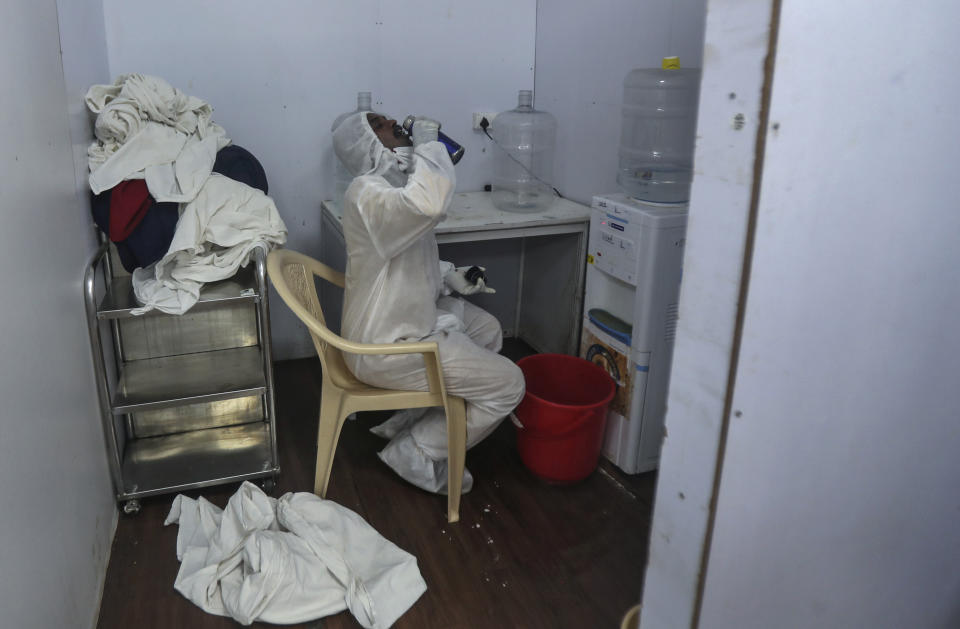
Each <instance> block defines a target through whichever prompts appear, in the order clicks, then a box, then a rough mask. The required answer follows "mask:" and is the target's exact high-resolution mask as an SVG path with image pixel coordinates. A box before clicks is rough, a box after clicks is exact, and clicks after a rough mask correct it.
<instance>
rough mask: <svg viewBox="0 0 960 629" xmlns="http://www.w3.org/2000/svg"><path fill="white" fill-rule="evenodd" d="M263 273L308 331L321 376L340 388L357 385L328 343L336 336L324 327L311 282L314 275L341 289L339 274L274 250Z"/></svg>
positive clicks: (289, 252) (298, 255) (294, 254)
mask: <svg viewBox="0 0 960 629" xmlns="http://www.w3.org/2000/svg"><path fill="white" fill-rule="evenodd" d="M267 274H268V275H269V277H270V281H271V282H272V283H273V285H274V288H276V289H277V294H279V295H280V298H281V299H283V301H284V302H285V303H286V304H287V305H288V306H289V307H290V309H291V310H292V311H293V313H294V314H295V315H297V318H299V319H300V320H301V321H303V322H304V323H305V324H306V326H307V329H308V330H309V331H310V337H311V338H312V339H313V346H314V347H315V348H316V350H317V355H318V356H319V357H320V365H321V366H322V368H323V373H324V376H325V377H327V378H329V379H330V380H331V381H332V383H333V385H334V386H336V387H340V388H351V387H352V386H355V385H357V384H359V382H358V381H357V379H356V378H355V377H354V376H353V373H351V371H350V370H349V369H348V368H347V364H346V362H344V360H343V352H341V351H340V349H339V348H337V347H336V346H335V345H334V344H333V343H331V342H330V341H331V340H333V339H339V338H340V337H338V336H337V335H336V334H334V333H333V332H332V331H330V329H329V328H327V324H326V320H325V319H324V317H323V310H322V309H321V308H320V299H319V298H318V297H317V288H316V284H315V283H314V279H313V278H314V276H316V277H319V278H321V279H322V280H324V281H328V282H330V283H332V284H334V285H335V286H339V287H340V288H343V285H344V279H343V274H342V273H340V272H339V271H335V270H333V269H331V268H330V267H328V266H327V265H325V264H323V263H322V262H319V261H318V260H314V259H313V258H311V257H309V256H306V255H304V254H302V253H298V252H296V251H292V250H290V249H275V250H273V251H271V252H270V255H269V256H268V257H267ZM324 337H326V338H324Z"/></svg>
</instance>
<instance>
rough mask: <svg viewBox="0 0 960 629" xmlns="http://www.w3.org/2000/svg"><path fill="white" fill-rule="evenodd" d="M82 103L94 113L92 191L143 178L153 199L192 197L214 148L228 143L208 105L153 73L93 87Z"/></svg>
mask: <svg viewBox="0 0 960 629" xmlns="http://www.w3.org/2000/svg"><path fill="white" fill-rule="evenodd" d="M86 103H87V108H88V109H89V110H90V111H92V112H93V113H95V114H97V119H96V122H95V123H94V135H95V136H96V140H94V142H93V143H92V144H91V145H90V147H89V148H88V149H87V158H88V166H89V169H90V177H89V181H90V189H91V190H92V191H93V193H94V194H100V193H101V192H103V191H104V190H109V189H110V188H113V187H114V186H116V185H117V184H118V183H120V182H121V181H123V180H125V179H146V182H147V188H149V190H150V196H152V197H153V198H154V199H155V200H156V201H157V202H160V203H162V202H165V201H175V202H178V203H186V202H189V201H192V200H193V198H194V197H196V196H197V193H198V192H199V191H200V188H201V187H202V186H203V184H204V182H206V180H207V177H208V176H209V175H210V171H211V170H212V169H213V163H214V161H215V160H216V156H217V151H219V150H220V149H221V148H223V147H225V146H227V145H228V144H230V138H228V137H227V134H226V131H224V129H223V127H221V126H220V125H218V124H216V123H215V122H213V120H212V119H211V116H212V114H213V109H212V108H211V107H210V105H208V104H207V103H205V102H204V101H202V100H200V99H199V98H196V97H193V96H188V95H186V94H184V93H183V92H181V91H180V90H178V89H176V88H175V87H172V86H171V85H170V84H169V83H167V82H166V81H164V80H163V79H160V78H157V77H154V76H148V75H144V74H124V75H120V76H119V77H118V78H117V80H116V81H115V82H114V84H113V85H94V86H92V87H91V88H90V89H89V90H87V95H86Z"/></svg>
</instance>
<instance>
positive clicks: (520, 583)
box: [99, 359, 655, 629]
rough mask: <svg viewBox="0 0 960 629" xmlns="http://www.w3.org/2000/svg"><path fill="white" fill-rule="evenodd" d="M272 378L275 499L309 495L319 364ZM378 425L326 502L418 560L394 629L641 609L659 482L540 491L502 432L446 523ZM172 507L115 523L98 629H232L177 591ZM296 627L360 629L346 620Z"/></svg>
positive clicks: (357, 443)
mask: <svg viewBox="0 0 960 629" xmlns="http://www.w3.org/2000/svg"><path fill="white" fill-rule="evenodd" d="M274 374H275V380H276V387H277V389H276V393H277V395H276V397H277V415H278V434H279V439H280V444H279V445H280V458H281V476H280V482H279V486H278V488H277V490H276V491H275V492H274V495H276V496H280V495H281V494H283V493H286V492H288V491H310V490H311V488H312V486H313V464H314V450H315V434H316V426H317V409H318V399H319V397H318V396H319V382H320V364H319V361H317V360H315V359H310V360H296V361H286V362H280V363H277V364H276V366H275V370H274ZM385 417H386V415H384V414H366V415H361V416H360V418H358V419H357V420H354V421H348V422H347V423H346V425H345V426H344V429H343V434H342V437H341V440H340V445H339V447H338V450H337V455H336V458H335V460H334V466H333V474H332V476H331V480H330V489H329V494H328V496H327V497H328V498H329V499H331V500H334V501H336V502H338V503H339V504H341V505H344V506H346V507H349V508H350V509H353V510H354V511H356V512H357V513H359V514H360V515H361V516H363V517H364V518H365V519H366V520H367V522H369V523H370V524H371V525H372V526H373V527H374V528H375V529H376V530H377V531H379V532H380V534H382V535H383V536H384V537H386V538H387V539H389V540H391V541H392V542H394V543H395V544H397V545H398V546H400V548H403V549H404V550H406V551H408V552H410V553H412V554H413V555H414V556H416V557H417V560H418V563H419V566H420V571H421V573H422V574H423V578H424V580H425V581H426V582H427V591H426V593H425V594H424V595H423V596H422V597H421V598H420V599H419V600H418V601H417V602H416V603H415V604H414V605H413V607H412V608H410V610H409V611H408V612H407V613H406V614H405V615H404V616H402V617H401V618H400V619H399V620H398V621H397V623H396V624H394V627H396V628H397V629H405V628H413V629H423V628H433V627H438V628H442V629H467V628H487V627H490V628H521V627H525V628H526V627H529V628H538V627H544V628H549V629H561V628H571V629H574V628H575V629H588V628H589V629H593V628H600V627H610V628H616V627H619V626H620V619H621V617H622V615H623V613H624V612H625V611H626V610H627V609H628V608H629V607H630V606H632V605H633V604H635V603H636V602H637V601H638V600H639V597H640V586H641V580H642V577H643V566H644V565H645V562H646V549H647V536H648V531H649V525H650V513H651V505H652V500H653V491H654V485H655V473H650V474H643V475H638V476H626V475H623V474H621V473H620V472H619V471H618V470H616V468H614V467H613V466H611V465H609V464H602V465H601V467H600V469H599V470H598V471H597V472H596V473H594V474H593V475H592V476H591V477H590V478H588V479H587V480H585V481H583V482H581V483H579V484H576V485H573V486H567V487H556V486H551V485H548V484H545V483H543V482H541V481H539V480H537V479H536V478H534V477H533V476H532V475H531V474H530V473H529V472H528V471H527V470H526V468H524V467H523V463H522V462H521V461H520V458H519V455H518V454H517V450H516V446H515V443H514V440H515V429H514V428H513V426H512V424H510V422H509V421H507V422H504V423H503V424H502V425H501V426H500V427H499V428H498V429H497V431H496V432H495V433H494V434H493V435H492V436H491V437H490V438H488V439H487V440H486V441H484V442H483V443H481V444H479V445H478V446H476V447H475V448H474V449H472V450H470V451H469V452H468V453H467V467H468V468H469V469H470V471H471V472H472V473H473V475H474V479H475V482H474V487H473V491H471V492H470V493H469V494H466V495H464V496H463V500H462V503H461V521H460V522H459V523H457V524H452V525H451V524H448V523H447V522H446V518H445V517H444V514H445V505H446V498H445V497H442V496H435V495H432V494H428V493H426V492H423V491H421V490H419V489H416V488H415V487H413V486H411V485H408V484H406V483H405V482H404V481H402V480H400V479H399V478H398V477H396V476H395V475H394V474H393V473H392V472H391V471H390V470H389V469H388V468H387V467H386V466H385V465H384V464H383V463H381V462H380V460H379V459H378V458H377V457H376V455H375V453H376V452H377V451H378V450H379V449H381V448H382V447H383V445H384V443H385V442H384V441H383V440H381V439H379V438H377V437H375V436H374V435H372V434H370V433H369V432H368V428H370V426H373V425H375V424H376V423H378V421H379V420H381V419H383V418H385ZM236 489H237V485H236V484H232V485H224V486H220V487H213V488H206V489H203V490H198V491H195V492H190V495H192V496H198V495H202V496H204V497H205V498H207V499H208V500H210V501H211V502H213V503H214V504H216V505H218V506H220V507H223V506H225V505H226V502H227V499H228V498H229V497H230V495H232V494H233V493H234V491H236ZM172 498H173V496H171V495H167V496H158V497H155V498H151V499H147V500H144V501H142V505H143V506H142V510H141V512H140V514H139V515H137V516H132V517H131V516H124V515H121V516H120V523H119V526H118V527H117V534H116V537H115V539H114V542H113V549H112V554H111V557H110V564H109V567H108V570H107V577H106V583H105V586H104V595H103V601H102V604H101V610H100V620H99V627H101V628H102V629H113V628H123V629H128V628H130V627H137V628H138V629H149V628H152V627H156V628H164V629H169V628H172V627H177V628H179V627H189V628H191V629H193V628H197V629H206V628H216V627H238V626H239V625H238V624H237V623H236V622H235V621H233V620H231V619H229V618H222V617H217V616H211V615H209V614H206V613H204V612H203V611H201V610H200V609H199V608H198V607H195V606H194V605H193V604H192V603H190V602H189V601H187V600H186V599H185V598H183V597H182V596H181V595H180V594H179V593H178V592H176V591H175V590H174V589H173V581H174V578H175V577H176V574H177V570H178V568H179V563H178V562H177V558H176V552H175V547H176V537H177V527H176V525H172V526H168V527H164V526H163V520H164V518H165V517H166V515H167V511H168V510H169V508H170V502H171V500H172ZM253 626H254V627H269V626H272V625H267V624H262V623H255V624H254V625H253ZM295 626H296V627H303V628H306V627H310V628H319V627H323V628H325V629H341V628H351V629H353V628H356V627H359V626H360V625H359V624H358V623H357V622H356V620H354V618H353V617H352V616H351V615H350V614H349V612H342V613H340V614H338V615H336V616H331V617H328V618H324V619H320V620H316V621H313V622H310V623H305V624H300V625H295Z"/></svg>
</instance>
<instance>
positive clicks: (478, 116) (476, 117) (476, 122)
mask: <svg viewBox="0 0 960 629" xmlns="http://www.w3.org/2000/svg"><path fill="white" fill-rule="evenodd" d="M496 117H497V114H496V113H495V112H492V111H481V112H479V113H475V114H473V129H474V130H475V131H479V130H480V129H482V128H483V127H481V126H480V121H481V120H483V119H484V118H486V119H487V122H489V123H490V124H493V119H494V118H496Z"/></svg>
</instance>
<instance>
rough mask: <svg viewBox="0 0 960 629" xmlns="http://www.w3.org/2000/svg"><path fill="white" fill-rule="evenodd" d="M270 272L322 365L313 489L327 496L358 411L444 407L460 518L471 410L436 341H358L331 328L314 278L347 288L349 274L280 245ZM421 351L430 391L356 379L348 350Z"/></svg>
mask: <svg viewBox="0 0 960 629" xmlns="http://www.w3.org/2000/svg"><path fill="white" fill-rule="evenodd" d="M267 274H268V275H269V277H270V281H271V282H272V283H273V285H274V287H275V288H276V289H277V293H278V294H279V295H280V297H281V298H282V299H283V301H284V302H286V304H287V305H288V306H289V307H290V309H291V310H293V312H294V314H295V315H297V317H298V318H299V319H300V320H301V321H303V322H304V323H305V324H306V326H307V328H308V329H309V330H310V336H311V337H313V344H314V346H315V347H316V349H317V354H318V355H319V356H320V365H321V367H322V368H323V385H322V387H323V388H322V389H321V390H320V426H319V429H318V430H317V468H316V475H315V477H314V487H313V491H314V493H315V494H317V495H318V496H320V497H321V498H323V497H325V496H326V493H327V484H328V482H329V481H330V469H331V467H332V466H333V455H334V453H335V452H336V449H337V441H338V440H339V439H340V429H341V428H342V427H343V422H344V420H345V419H346V418H347V416H348V415H350V414H351V413H354V412H357V411H383V410H399V409H404V408H422V407H426V406H442V407H443V408H444V411H446V414H447V448H448V457H449V458H448V465H447V474H448V476H447V521H448V522H456V521H458V520H459V519H460V490H461V484H462V482H463V469H464V462H465V460H466V449H467V413H466V405H465V403H464V401H463V399H462V398H459V397H455V396H452V395H447V392H446V389H445V388H444V385H443V371H442V369H441V366H440V356H439V353H438V348H437V344H436V343H432V342H420V343H383V344H370V343H354V342H352V341H348V340H346V339H344V338H342V337H340V336H338V335H337V334H334V333H333V332H331V331H330V330H329V329H328V328H327V326H326V322H325V320H324V318H323V312H322V311H321V309H320V300H319V299H318V297H317V289H316V284H315V283H314V276H316V277H319V278H321V279H323V280H326V281H328V282H330V283H332V284H334V285H336V286H339V287H341V288H343V286H344V276H343V273H340V272H339V271H334V270H333V269H331V268H330V267H328V266H327V265H325V264H323V263H322V262H319V261H317V260H314V259H313V258H311V257H309V256H306V255H303V254H302V253H297V252H296V251H292V250H290V249H276V250H274V251H271V252H270V255H269V256H268V257H267ZM344 352H347V353H352V354H422V355H423V361H424V365H425V367H426V374H427V385H428V388H429V390H427V391H402V390H396V389H380V388H377V387H372V386H370V385H367V384H364V383H362V382H360V381H359V380H357V379H356V378H355V377H354V376H353V373H351V372H350V370H349V369H348V368H347V365H346V363H345V362H344V360H343V353H344Z"/></svg>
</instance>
